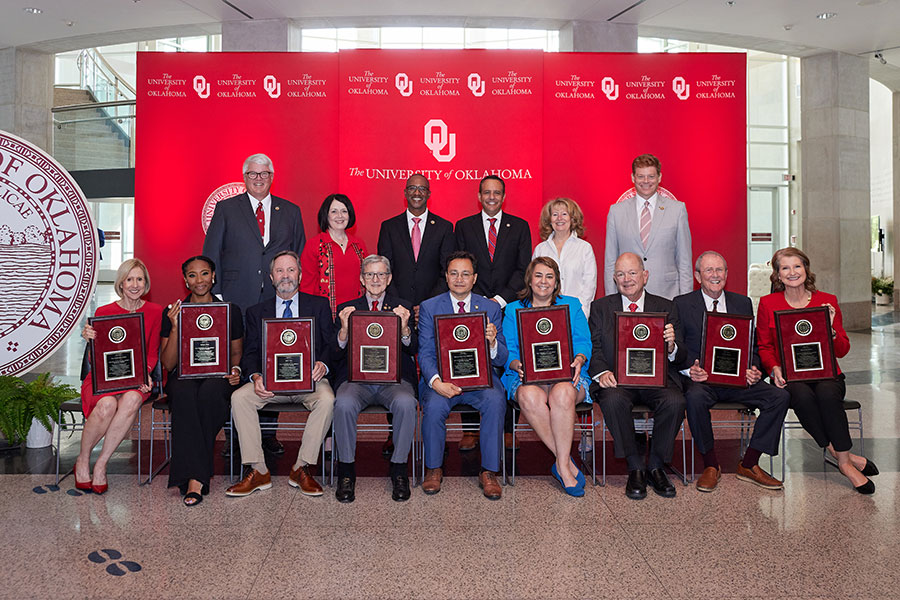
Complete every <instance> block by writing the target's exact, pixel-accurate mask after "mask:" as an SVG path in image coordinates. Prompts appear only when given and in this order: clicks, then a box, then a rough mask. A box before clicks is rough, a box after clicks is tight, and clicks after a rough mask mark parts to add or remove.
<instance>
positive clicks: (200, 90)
mask: <svg viewBox="0 0 900 600" xmlns="http://www.w3.org/2000/svg"><path fill="white" fill-rule="evenodd" d="M194 91H195V92H197V95H198V96H200V97H201V98H209V83H207V82H206V77H204V76H203V75H197V76H196V77H194Z"/></svg>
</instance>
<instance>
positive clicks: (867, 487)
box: [855, 479, 875, 496]
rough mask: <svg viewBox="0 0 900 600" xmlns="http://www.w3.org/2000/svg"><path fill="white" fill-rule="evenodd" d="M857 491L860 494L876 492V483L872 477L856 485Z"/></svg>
mask: <svg viewBox="0 0 900 600" xmlns="http://www.w3.org/2000/svg"><path fill="white" fill-rule="evenodd" d="M855 489H856V491H857V492H859V493H860V494H865V495H867V496H868V495H869V494H874V493H875V483H874V482H873V481H872V480H871V479H866V482H865V483H864V484H862V485H858V486H856V488H855Z"/></svg>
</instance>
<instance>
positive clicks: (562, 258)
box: [531, 231, 597, 318]
mask: <svg viewBox="0 0 900 600" xmlns="http://www.w3.org/2000/svg"><path fill="white" fill-rule="evenodd" d="M555 235H556V232H555V231H552V232H550V237H548V238H547V240H546V241H543V242H541V243H540V244H538V245H537V246H535V248H534V252H533V253H532V255H531V258H532V260H533V259H535V258H537V257H538V256H548V257H550V258H552V259H553V260H555V261H556V264H558V265H559V277H560V280H561V281H560V283H561V284H562V288H561V291H562V294H563V295H564V296H574V297H576V298H578V299H579V300H580V301H581V309H582V310H583V311H584V316H585V317H588V318H590V316H591V301H593V299H594V296H596V294H597V259H596V258H595V257H594V249H593V247H591V245H590V243H588V242H587V241H585V240H582V239H579V238H578V235H577V234H576V233H575V232H574V231H573V232H572V233H571V235H569V237H568V238H567V239H566V241H565V242H564V243H563V249H562V253H561V254H560V253H559V252H557V251H556V241H555V239H554V236H555Z"/></svg>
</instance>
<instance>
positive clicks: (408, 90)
mask: <svg viewBox="0 0 900 600" xmlns="http://www.w3.org/2000/svg"><path fill="white" fill-rule="evenodd" d="M394 86H395V87H396V88H397V89H398V90H400V95H401V96H403V97H404V98H408V97H410V96H412V93H413V84H412V81H410V79H409V76H408V75H407V74H406V73H397V76H396V77H394Z"/></svg>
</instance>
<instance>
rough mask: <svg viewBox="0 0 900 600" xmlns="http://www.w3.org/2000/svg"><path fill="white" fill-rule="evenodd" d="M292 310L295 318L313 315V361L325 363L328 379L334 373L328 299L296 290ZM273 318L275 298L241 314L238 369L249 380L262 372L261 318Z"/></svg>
mask: <svg viewBox="0 0 900 600" xmlns="http://www.w3.org/2000/svg"><path fill="white" fill-rule="evenodd" d="M293 312H294V316H296V317H312V318H313V319H314V320H315V325H316V326H315V340H314V344H315V354H316V358H315V360H318V361H321V362H323V363H325V365H326V366H327V367H328V369H329V379H331V378H332V377H333V375H334V368H333V367H332V365H331V354H332V346H333V345H334V344H335V343H336V342H335V340H336V338H335V333H334V323H332V321H331V306H330V305H329V304H328V299H327V298H322V297H321V296H312V295H310V294H304V293H303V292H298V293H297V306H296V307H295V308H294V309H293ZM274 318H275V300H274V299H271V298H270V299H268V300H263V301H262V302H260V303H259V304H255V305H253V306H251V307H250V308H249V309H247V314H246V315H245V317H244V323H245V327H244V353H243V354H242V355H241V371H242V372H243V377H244V378H245V379H247V380H248V381H249V377H250V376H251V375H253V374H254V373H262V354H263V353H262V351H263V347H262V343H263V341H262V320H263V319H274Z"/></svg>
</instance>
